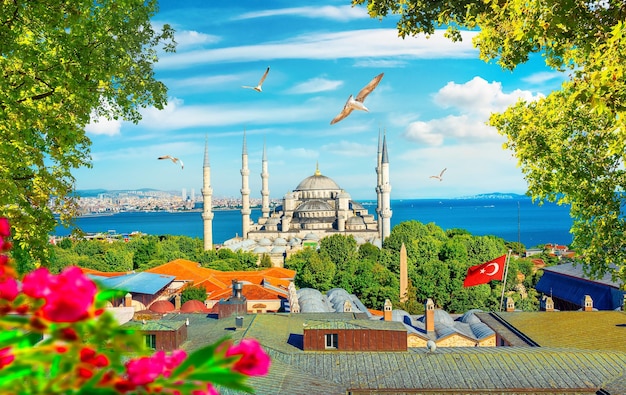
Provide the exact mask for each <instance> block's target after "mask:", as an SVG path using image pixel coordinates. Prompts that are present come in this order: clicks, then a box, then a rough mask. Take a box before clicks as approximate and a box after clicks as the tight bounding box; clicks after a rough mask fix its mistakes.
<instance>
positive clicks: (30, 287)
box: [22, 267, 54, 298]
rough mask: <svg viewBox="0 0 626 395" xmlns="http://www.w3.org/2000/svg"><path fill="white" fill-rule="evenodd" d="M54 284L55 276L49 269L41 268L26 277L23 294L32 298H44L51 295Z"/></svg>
mask: <svg viewBox="0 0 626 395" xmlns="http://www.w3.org/2000/svg"><path fill="white" fill-rule="evenodd" d="M52 282H54V276H53V275H52V274H50V272H49V271H48V269H47V268H45V267H40V268H39V269H36V270H33V271H32V272H30V273H28V274H27V275H26V276H24V281H23V282H22V292H24V294H26V295H28V296H30V297H32V298H44V297H46V296H47V295H49V294H50V292H51V291H50V284H51V283H52Z"/></svg>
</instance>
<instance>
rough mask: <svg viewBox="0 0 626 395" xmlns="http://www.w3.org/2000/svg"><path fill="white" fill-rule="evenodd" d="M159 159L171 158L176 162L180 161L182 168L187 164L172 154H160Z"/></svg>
mask: <svg viewBox="0 0 626 395" xmlns="http://www.w3.org/2000/svg"><path fill="white" fill-rule="evenodd" d="M158 159H170V160H171V161H172V162H174V163H178V162H180V168H181V169H184V168H185V165H184V164H183V161H182V160H180V159H178V158H174V157H173V156H170V155H165V156H159V158H158Z"/></svg>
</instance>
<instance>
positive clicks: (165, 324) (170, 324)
mask: <svg viewBox="0 0 626 395" xmlns="http://www.w3.org/2000/svg"><path fill="white" fill-rule="evenodd" d="M183 325H185V320H182V321H171V320H168V321H163V320H158V321H156V320H147V321H145V323H144V322H142V321H128V322H126V323H124V324H122V328H126V329H134V330H140V331H163V332H168V331H176V330H178V329H179V328H180V327H181V326H183Z"/></svg>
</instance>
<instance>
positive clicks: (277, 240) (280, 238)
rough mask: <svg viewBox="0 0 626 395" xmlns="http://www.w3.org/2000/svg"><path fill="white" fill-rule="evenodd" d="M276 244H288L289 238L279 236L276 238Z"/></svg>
mask: <svg viewBox="0 0 626 395" xmlns="http://www.w3.org/2000/svg"><path fill="white" fill-rule="evenodd" d="M274 245H275V246H286V245H287V240H285V239H283V238H282V237H279V238H277V239H276V240H274Z"/></svg>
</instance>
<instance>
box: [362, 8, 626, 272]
mask: <svg viewBox="0 0 626 395" xmlns="http://www.w3.org/2000/svg"><path fill="white" fill-rule="evenodd" d="M352 3H353V4H355V5H357V4H367V8H368V12H369V14H370V16H372V17H377V18H383V17H386V16H388V15H390V14H398V15H399V16H400V18H399V21H398V24H397V27H398V31H399V34H400V36H402V37H405V36H406V35H415V34H418V33H426V34H433V33H434V30H435V28H436V27H441V26H446V27H447V35H448V36H449V37H450V38H451V39H453V40H461V39H462V35H461V32H460V30H461V29H472V30H473V31H475V32H476V35H475V36H474V38H473V44H474V46H475V47H477V48H478V49H479V54H480V55H479V56H480V58H481V59H483V60H485V61H492V60H495V61H496V62H497V63H498V64H500V65H501V66H502V67H503V68H505V69H509V70H513V69H514V68H515V67H516V66H517V65H519V64H520V63H523V62H525V61H527V60H528V59H529V57H530V56H531V55H532V54H537V53H541V55H542V56H543V57H544V59H545V62H546V64H547V65H548V66H549V67H551V68H553V69H555V70H559V71H565V70H568V69H569V71H570V73H569V80H568V81H567V82H565V83H564V84H563V85H562V87H561V89H560V90H556V91H554V92H552V93H551V94H549V95H548V96H547V97H545V98H543V99H540V100H538V101H536V102H523V101H521V102H519V103H518V104H516V105H515V106H513V107H511V108H509V109H508V110H507V111H505V112H504V113H501V114H494V115H492V117H491V119H490V124H491V125H493V126H495V127H496V128H497V129H498V132H499V133H501V134H503V135H504V136H506V138H507V143H506V144H505V148H508V149H511V150H513V151H514V153H515V156H516V157H517V159H518V163H519V166H520V167H521V170H522V172H523V173H524V175H525V178H526V180H527V181H528V192H529V194H530V195H531V196H532V198H533V200H535V201H537V202H538V203H539V204H541V203H542V202H544V201H551V202H557V203H559V204H570V205H571V215H572V218H573V227H572V233H573V235H574V238H573V243H572V247H573V248H574V249H575V250H577V251H578V253H579V254H580V255H581V260H582V262H583V264H584V265H585V266H584V267H585V269H586V271H587V274H589V275H591V276H594V277H599V276H601V275H602V274H604V273H611V274H612V275H613V278H614V279H617V278H618V277H619V278H621V279H622V280H624V279H626V238H625V237H624V231H625V229H626V216H625V215H624V214H625V213H624V211H623V207H624V204H625V203H626V195H625V194H624V192H625V190H626V170H625V169H624V162H625V156H626V154H625V153H626V78H624V77H625V76H626V62H625V61H624V59H626V24H625V23H624V20H625V19H626V6H625V5H624V2H623V1H618V0H597V1H596V0H591V1H562V2H557V1H522V0H513V1H496V0H485V1H483V0H461V1H444V0H433V1H427V2H426V1H417V0H409V1H398V0H353V2H352Z"/></svg>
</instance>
